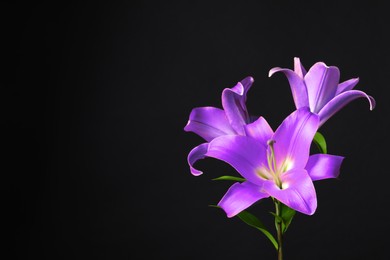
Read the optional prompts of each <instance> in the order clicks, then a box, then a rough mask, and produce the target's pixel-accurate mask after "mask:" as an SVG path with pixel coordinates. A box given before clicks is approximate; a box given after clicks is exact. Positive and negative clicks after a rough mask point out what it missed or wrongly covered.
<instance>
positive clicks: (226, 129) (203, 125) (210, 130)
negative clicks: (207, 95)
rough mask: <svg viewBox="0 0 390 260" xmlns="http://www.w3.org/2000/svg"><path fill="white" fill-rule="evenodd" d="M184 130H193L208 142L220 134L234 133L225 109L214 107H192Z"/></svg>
mask: <svg viewBox="0 0 390 260" xmlns="http://www.w3.org/2000/svg"><path fill="white" fill-rule="evenodd" d="M184 130H185V131H187V132H194V133H195V134H197V135H199V136H201V137H202V138H204V139H205V140H206V141H208V142H210V141H211V140H213V139H214V138H216V137H218V136H221V135H227V134H235V131H234V130H233V128H232V127H231V125H230V123H229V121H228V119H227V117H226V115H225V111H223V110H222V109H219V108H216V107H198V108H194V109H192V111H191V114H190V118H189V120H188V123H187V125H186V126H185V127H184Z"/></svg>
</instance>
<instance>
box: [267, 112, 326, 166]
mask: <svg viewBox="0 0 390 260" xmlns="http://www.w3.org/2000/svg"><path fill="white" fill-rule="evenodd" d="M318 124H319V118H318V116H317V115H315V114H313V113H311V112H310V111H309V108H308V107H303V108H300V109H298V110H296V111H294V112H293V113H291V114H290V115H289V116H288V117H287V118H286V119H284V121H283V122H282V124H281V125H280V126H279V127H278V129H277V130H276V132H275V134H274V136H273V137H272V139H273V140H274V141H275V144H274V150H275V159H276V164H277V167H278V168H279V169H280V167H283V171H287V170H289V169H292V168H301V169H303V168H304V167H305V165H306V163H307V160H308V158H309V152H310V145H311V142H312V140H313V137H314V135H315V133H316V132H317V129H318ZM286 163H287V164H286Z"/></svg>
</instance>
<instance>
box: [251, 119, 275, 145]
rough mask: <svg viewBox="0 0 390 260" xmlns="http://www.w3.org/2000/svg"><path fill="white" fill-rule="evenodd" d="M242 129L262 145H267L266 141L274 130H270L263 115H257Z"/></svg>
mask: <svg viewBox="0 0 390 260" xmlns="http://www.w3.org/2000/svg"><path fill="white" fill-rule="evenodd" d="M244 129H245V134H246V135H247V136H250V137H253V138H255V139H256V140H258V141H259V142H260V143H262V144H264V145H267V141H268V140H270V139H271V138H272V135H273V134H274V131H272V128H271V127H270V125H269V124H268V122H267V121H266V120H265V119H264V117H259V119H257V120H256V121H255V122H253V123H251V124H249V125H246V126H244Z"/></svg>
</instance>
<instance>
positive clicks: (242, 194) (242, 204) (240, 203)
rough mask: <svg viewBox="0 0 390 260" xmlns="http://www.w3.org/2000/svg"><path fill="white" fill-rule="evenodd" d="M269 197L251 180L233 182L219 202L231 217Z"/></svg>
mask: <svg viewBox="0 0 390 260" xmlns="http://www.w3.org/2000/svg"><path fill="white" fill-rule="evenodd" d="M267 197H269V195H268V194H266V193H263V192H261V191H260V187H259V186H257V185H256V184H253V183H251V182H248V181H246V182H243V183H239V182H237V183H235V184H233V185H232V186H231V187H230V188H229V190H228V191H227V192H226V194H225V195H224V196H223V198H222V199H221V201H220V202H219V203H218V206H220V207H221V208H222V209H223V210H224V211H225V212H226V214H227V216H228V217H229V218H231V217H234V216H235V215H237V214H238V213H240V212H241V211H243V210H245V209H247V208H248V207H250V206H251V205H252V204H253V203H255V202H257V201H258V200H261V199H263V198H267Z"/></svg>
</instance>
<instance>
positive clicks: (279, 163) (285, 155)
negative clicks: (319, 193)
mask: <svg viewBox="0 0 390 260" xmlns="http://www.w3.org/2000/svg"><path fill="white" fill-rule="evenodd" d="M318 127H319V117H318V115H316V114H313V113H311V112H310V111H309V109H308V108H307V107H303V108H301V109H298V110H296V111H294V112H293V113H292V114H290V115H289V116H288V117H287V118H286V119H285V120H284V121H283V122H282V124H281V125H280V126H279V127H278V129H277V130H276V131H275V133H274V132H273V130H272V129H271V127H270V126H269V124H268V123H267V121H266V120H265V119H264V118H263V117H260V118H259V119H258V120H256V121H255V122H253V123H251V124H248V125H246V126H244V129H245V135H222V136H220V137H217V138H215V139H213V140H212V141H211V142H210V143H209V144H207V146H204V147H203V149H204V150H207V151H205V156H207V157H211V158H215V159H219V160H222V161H224V162H226V163H228V164H230V165H231V166H232V167H233V168H235V169H236V170H237V171H238V172H239V173H240V174H241V175H242V176H243V177H244V178H245V180H246V181H244V182H243V183H235V184H233V185H232V186H231V187H230V188H229V190H228V191H227V193H226V194H225V195H224V196H223V198H222V199H221V201H220V202H219V203H218V205H219V206H220V207H221V208H222V209H223V210H224V211H225V212H226V214H227V216H228V217H233V216H235V215H237V214H238V213H240V212H241V211H243V210H245V209H246V208H248V207H249V206H251V205H252V204H254V203H255V202H257V201H259V200H261V199H263V198H267V197H270V196H271V197H273V198H275V199H277V200H279V201H280V202H282V203H284V204H285V205H287V206H288V207H290V208H292V209H294V210H297V211H299V212H301V213H304V214H307V215H312V214H314V212H315V210H316V208H317V197H316V191H315V188H314V185H313V181H314V180H322V179H327V178H336V177H337V176H338V174H339V170H340V166H341V162H342V160H343V157H340V156H335V155H329V154H315V155H312V156H310V155H309V153H310V145H311V142H312V140H313V137H314V134H315V133H316V131H317V129H318Z"/></svg>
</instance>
